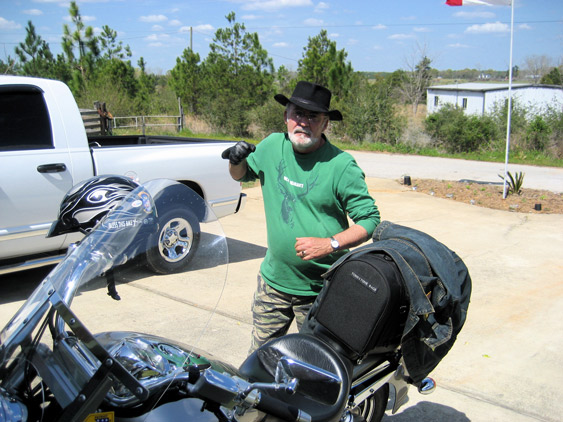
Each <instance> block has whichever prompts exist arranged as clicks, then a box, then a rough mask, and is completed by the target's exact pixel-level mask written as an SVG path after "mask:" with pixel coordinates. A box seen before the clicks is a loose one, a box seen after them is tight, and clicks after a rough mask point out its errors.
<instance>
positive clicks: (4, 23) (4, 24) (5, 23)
mask: <svg viewBox="0 0 563 422" xmlns="http://www.w3.org/2000/svg"><path fill="white" fill-rule="evenodd" d="M21 27H22V26H21V25H20V24H19V23H16V22H14V21H9V20H6V19H4V18H3V17H2V16H0V30H1V29H20V28H21Z"/></svg>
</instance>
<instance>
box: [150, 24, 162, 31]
mask: <svg viewBox="0 0 563 422" xmlns="http://www.w3.org/2000/svg"><path fill="white" fill-rule="evenodd" d="M163 29H164V28H163V27H162V26H160V25H153V26H152V27H151V30H152V31H162V30H163Z"/></svg>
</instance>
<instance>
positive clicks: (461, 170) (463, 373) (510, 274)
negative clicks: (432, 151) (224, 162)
mask: <svg viewBox="0 0 563 422" xmlns="http://www.w3.org/2000/svg"><path fill="white" fill-rule="evenodd" d="M354 155H355V156H356V157H357V159H358V162H359V163H360V165H361V166H362V168H363V169H364V171H365V172H366V174H367V175H368V186H369V189H370V192H371V193H372V195H373V197H374V198H375V199H376V203H377V204H378V206H379V208H380V211H381V214H382V217H383V219H384V220H390V221H392V222H394V223H397V224H401V225H406V226H409V227H413V228H416V229H419V230H422V231H424V232H426V233H428V234H430V235H432V236H434V237H435V238H436V239H438V240H440V241H441V242H443V243H445V244H446V245H447V246H448V247H449V248H450V249H452V250H454V251H456V252H457V253H458V254H459V255H460V256H461V258H462V259H463V260H464V261H465V263H466V264H467V266H468V268H469V271H470V274H471V276H472V280H473V294H472V300H471V305H470V307H469V314H468V320H467V323H466V325H465V327H464V328H463V330H462V332H461V334H460V336H459V337H458V340H457V342H456V344H455V345H454V347H453V349H452V350H451V351H450V353H449V354H448V355H447V356H446V358H445V359H444V360H443V361H442V362H441V364H440V365H439V366H438V367H437V368H436V370H435V371H434V373H433V374H431V376H432V377H434V378H435V379H436V381H437V383H438V389H437V390H436V392H435V393H434V394H432V395H430V396H421V395H419V394H418V393H417V392H416V390H415V389H411V391H410V401H409V403H408V404H407V405H406V406H404V407H403V408H402V409H401V411H400V412H399V413H397V414H396V415H390V414H388V415H387V416H386V417H385V419H384V420H387V421H396V422H402V421H415V420H416V421H453V422H457V421H460V422H461V421H482V422H489V421H496V420H498V421H501V420H502V421H537V420H544V421H560V420H562V419H561V415H563V393H562V392H561V385H563V335H562V334H561V333H563V275H562V274H563V271H562V270H563V264H562V263H563V215H541V214H519V213H513V212H507V211H498V210H490V209H486V208H480V207H477V206H472V205H466V204H462V203H457V202H454V201H452V200H446V199H439V198H434V197H430V196H428V195H425V194H422V193H418V192H414V191H413V190H412V189H410V188H407V187H404V186H402V185H401V184H400V183H398V180H400V179H401V177H402V176H403V175H405V174H409V175H411V176H412V177H421V178H433V177H435V178H441V179H445V180H459V179H471V180H484V181H494V182H496V179H498V176H497V172H498V167H499V165H497V164H491V163H473V162H463V160H451V161H450V160H445V161H442V160H438V159H426V158H423V157H415V158H414V159H413V158H412V157H408V159H406V158H405V157H407V156H395V155H388V154H370V153H359V154H358V153H354ZM460 162H461V163H460ZM399 163H402V164H399ZM407 163H408V165H407ZM413 163H414V164H413ZM395 166H397V168H395ZM401 166H402V167H401ZM500 167H501V171H502V168H503V165H500ZM529 167H530V168H525V169H524V170H523V171H525V172H526V182H531V181H534V183H538V185H537V186H534V187H537V188H543V189H552V190H556V191H563V182H561V181H563V170H562V169H545V168H540V167H533V166H529ZM413 169H416V171H415V170H413ZM423 170H424V171H426V172H423ZM534 170H535V171H534ZM517 171H521V170H517ZM373 175H379V177H369V176H373ZM433 175H435V176H433ZM553 179H555V180H558V181H559V182H557V183H553ZM498 180H500V179H498ZM536 180H537V182H536ZM246 193H247V194H248V202H247V206H246V208H245V209H244V210H243V211H242V213H240V214H238V215H234V216H230V217H227V218H224V219H222V224H223V228H224V230H225V233H226V235H227V236H228V238H229V246H230V254H231V259H232V260H231V262H232V263H231V264H230V266H229V278H228V282H227V291H226V294H225V296H224V297H225V300H223V301H222V302H221V304H220V308H221V309H222V310H223V311H224V312H225V314H227V315H231V316H232V317H234V318H235V319H236V320H237V330H236V332H237V339H236V345H235V344H233V346H235V347H233V348H231V349H230V350H229V356H230V359H231V360H232V362H233V363H234V364H238V363H240V361H241V360H242V359H243V358H244V356H245V351H246V348H247V347H248V345H249V336H250V322H251V319H250V318H251V315H250V302H251V298H252V294H253V291H254V287H255V286H254V285H255V279H256V277H255V275H256V273H257V271H258V269H259V266H260V263H261V258H262V256H263V254H264V253H265V250H266V249H265V248H266V237H265V232H266V229H265V221H264V215H263V209H262V196H261V192H260V189H259V188H252V189H249V190H247V191H246ZM240 335H244V336H246V337H242V338H238V336H240ZM223 344H224V343H223ZM217 347H219V345H217ZM233 349H234V350H233ZM210 350H211V349H210ZM215 350H216V349H215ZM240 351H242V352H243V353H242V354H240V353H239V352H240ZM233 352H234V353H233ZM225 358H227V357H226V356H225Z"/></svg>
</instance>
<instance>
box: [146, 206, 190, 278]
mask: <svg viewBox="0 0 563 422" xmlns="http://www.w3.org/2000/svg"><path fill="white" fill-rule="evenodd" d="M158 222H159V231H158V233H157V234H152V235H151V236H149V240H148V241H149V248H148V250H147V266H148V268H149V269H150V270H151V271H153V272H155V273H157V274H172V273H176V272H180V271H183V270H185V269H186V268H187V266H188V264H189V263H190V261H191V260H192V258H193V257H194V254H195V252H196V250H197V247H198V244H199V238H200V227H199V221H198V219H197V217H196V216H195V215H194V214H193V213H192V212H191V211H190V210H188V209H185V208H181V207H177V208H173V209H171V210H169V211H167V212H166V213H165V214H164V215H162V216H159V219H158Z"/></svg>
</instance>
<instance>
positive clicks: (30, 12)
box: [23, 9, 43, 16]
mask: <svg viewBox="0 0 563 422" xmlns="http://www.w3.org/2000/svg"><path fill="white" fill-rule="evenodd" d="M23 13H25V14H26V15H31V16H41V15H42V14H43V12H42V11H41V10H39V9H27V10H24V11H23Z"/></svg>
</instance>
